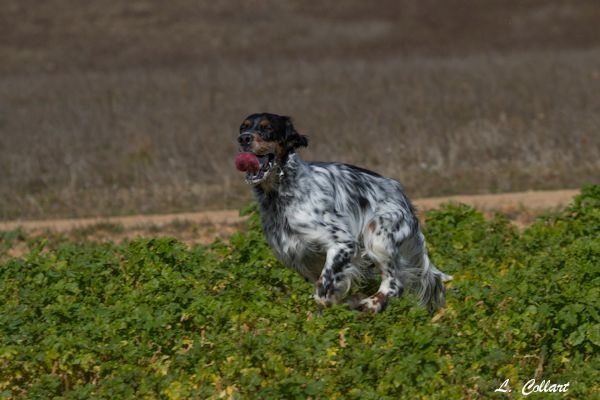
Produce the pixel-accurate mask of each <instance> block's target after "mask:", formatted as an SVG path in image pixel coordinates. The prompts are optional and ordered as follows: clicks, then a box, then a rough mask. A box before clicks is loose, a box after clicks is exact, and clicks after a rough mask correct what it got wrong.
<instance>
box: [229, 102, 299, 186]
mask: <svg viewBox="0 0 600 400" xmlns="http://www.w3.org/2000/svg"><path fill="white" fill-rule="evenodd" d="M238 143H239V144H240V151H243V152H250V153H254V154H256V156H257V158H258V162H259V164H260V168H259V169H258V171H256V172H247V173H246V182H247V183H250V184H252V185H258V184H260V183H262V182H263V181H265V180H267V178H268V177H269V175H270V173H271V171H272V170H273V169H274V168H275V167H277V166H282V165H283V164H284V163H285V162H286V161H287V157H288V155H289V154H290V153H293V152H295V150H296V149H297V148H298V147H306V146H308V139H307V138H306V136H303V135H300V134H299V133H298V132H296V130H295V129H294V125H293V124H292V119H291V118H290V117H286V116H282V115H276V114H269V113H260V114H252V115H249V116H248V117H246V118H245V119H244V121H243V122H242V125H240V134H239V136H238Z"/></svg>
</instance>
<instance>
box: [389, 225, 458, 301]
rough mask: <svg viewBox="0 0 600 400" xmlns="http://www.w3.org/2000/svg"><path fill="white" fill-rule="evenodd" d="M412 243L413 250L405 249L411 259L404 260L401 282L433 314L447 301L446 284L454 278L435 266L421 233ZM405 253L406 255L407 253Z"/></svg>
mask: <svg viewBox="0 0 600 400" xmlns="http://www.w3.org/2000/svg"><path fill="white" fill-rule="evenodd" d="M412 242H413V243H411V244H409V246H410V247H412V249H405V250H408V255H409V257H408V258H405V259H404V260H403V264H404V265H403V268H401V275H402V278H401V280H402V282H403V284H404V285H405V287H407V288H408V289H409V290H410V291H411V292H413V293H415V294H416V295H417V297H418V298H419V303H420V304H421V305H423V306H426V307H427V308H428V309H429V311H431V312H433V311H435V310H437V309H439V308H441V307H443V306H444V304H445V301H446V288H445V286H444V282H447V281H450V280H452V276H451V275H448V274H445V273H443V272H442V271H440V270H439V269H437V268H436V267H435V265H433V263H432V262H431V260H430V259H429V256H428V255H427V249H426V247H425V238H424V237H423V235H422V234H421V233H418V234H417V235H416V237H414V238H413V241H412ZM407 244H408V243H407ZM411 250H412V251H411ZM404 253H405V254H406V251H405V252H404ZM411 253H412V254H411Z"/></svg>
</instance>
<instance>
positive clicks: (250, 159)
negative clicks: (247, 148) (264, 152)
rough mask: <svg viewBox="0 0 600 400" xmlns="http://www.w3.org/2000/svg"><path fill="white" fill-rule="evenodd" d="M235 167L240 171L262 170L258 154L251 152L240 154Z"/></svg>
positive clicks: (236, 158)
mask: <svg viewBox="0 0 600 400" xmlns="http://www.w3.org/2000/svg"><path fill="white" fill-rule="evenodd" d="M235 167H236V168H237V169H238V171H244V172H245V171H247V172H251V173H253V172H256V171H258V170H259V169H260V163H259V162H258V157H256V154H254V153H249V152H242V153H239V154H238V155H237V156H236V157H235Z"/></svg>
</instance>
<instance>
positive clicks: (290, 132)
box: [284, 117, 308, 151]
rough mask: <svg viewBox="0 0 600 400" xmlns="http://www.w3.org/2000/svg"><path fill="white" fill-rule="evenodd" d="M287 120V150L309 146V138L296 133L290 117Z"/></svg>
mask: <svg viewBox="0 0 600 400" xmlns="http://www.w3.org/2000/svg"><path fill="white" fill-rule="evenodd" d="M284 118H285V147H286V150H292V151H293V150H295V149H297V148H298V147H306V146H308V138H307V137H306V136H304V135H301V134H299V133H298V132H296V129H295V128H294V124H292V119H291V118H290V117H284Z"/></svg>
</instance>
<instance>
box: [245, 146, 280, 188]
mask: <svg viewBox="0 0 600 400" xmlns="http://www.w3.org/2000/svg"><path fill="white" fill-rule="evenodd" d="M256 158H257V159H258V163H259V165H260V168H259V169H258V171H254V172H251V171H246V183H248V184H250V185H257V184H259V183H261V182H262V181H264V180H265V179H267V177H268V176H269V174H270V173H271V171H272V170H273V167H275V164H276V163H275V154H272V153H268V154H263V155H258V154H257V155H256Z"/></svg>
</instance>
